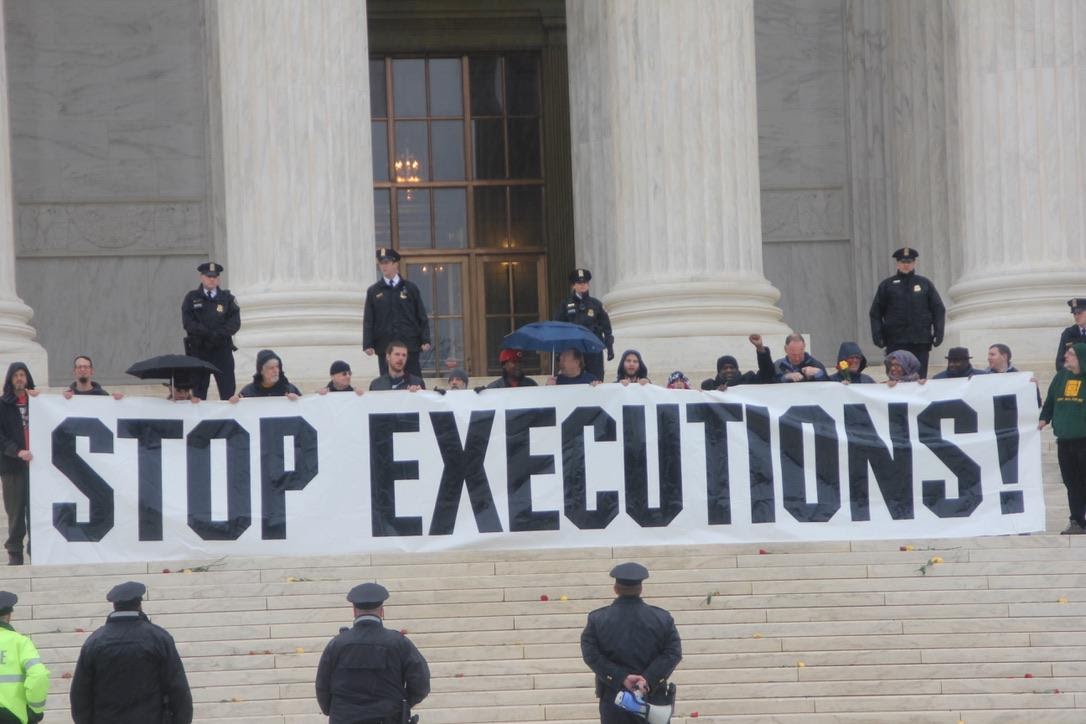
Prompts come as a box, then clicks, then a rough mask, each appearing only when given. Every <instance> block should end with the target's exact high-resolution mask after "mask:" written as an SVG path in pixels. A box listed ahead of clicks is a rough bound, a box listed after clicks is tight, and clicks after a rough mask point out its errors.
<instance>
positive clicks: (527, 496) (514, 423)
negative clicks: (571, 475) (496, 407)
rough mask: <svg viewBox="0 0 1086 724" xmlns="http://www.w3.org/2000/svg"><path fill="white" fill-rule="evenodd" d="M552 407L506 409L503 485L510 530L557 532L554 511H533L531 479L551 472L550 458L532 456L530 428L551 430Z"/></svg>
mask: <svg viewBox="0 0 1086 724" xmlns="http://www.w3.org/2000/svg"><path fill="white" fill-rule="evenodd" d="M556 418H557V415H556V414H555V412H554V408H553V407H536V408H526V409H522V410H508V411H507V412H506V413H505V460H506V485H507V486H508V496H509V530H510V531H513V532H516V531H522V530H558V511H557V510H533V509H532V476H533V475H546V474H549V473H553V472H554V456H553V455H532V454H531V448H532V445H531V443H532V435H531V433H532V428H534V427H554V425H555V421H556Z"/></svg>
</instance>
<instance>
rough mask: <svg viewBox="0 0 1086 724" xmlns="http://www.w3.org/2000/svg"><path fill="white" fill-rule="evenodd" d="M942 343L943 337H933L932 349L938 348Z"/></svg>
mask: <svg viewBox="0 0 1086 724" xmlns="http://www.w3.org/2000/svg"><path fill="white" fill-rule="evenodd" d="M942 343H943V338H942V337H932V338H931V346H932V347H938V346H939V345H941V344H942Z"/></svg>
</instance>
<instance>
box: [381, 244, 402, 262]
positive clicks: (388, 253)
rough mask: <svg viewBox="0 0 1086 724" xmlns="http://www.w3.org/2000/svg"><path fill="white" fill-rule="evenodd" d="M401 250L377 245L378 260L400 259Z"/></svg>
mask: <svg viewBox="0 0 1086 724" xmlns="http://www.w3.org/2000/svg"><path fill="white" fill-rule="evenodd" d="M399 260H400V252H398V251H396V250H395V249H393V248H392V247H389V246H379V247H377V261H399Z"/></svg>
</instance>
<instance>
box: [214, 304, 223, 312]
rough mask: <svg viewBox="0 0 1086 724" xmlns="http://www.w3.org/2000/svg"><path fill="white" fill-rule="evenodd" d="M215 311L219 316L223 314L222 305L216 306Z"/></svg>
mask: <svg viewBox="0 0 1086 724" xmlns="http://www.w3.org/2000/svg"><path fill="white" fill-rule="evenodd" d="M215 311H216V312H218V313H219V314H222V305H221V304H217V305H215Z"/></svg>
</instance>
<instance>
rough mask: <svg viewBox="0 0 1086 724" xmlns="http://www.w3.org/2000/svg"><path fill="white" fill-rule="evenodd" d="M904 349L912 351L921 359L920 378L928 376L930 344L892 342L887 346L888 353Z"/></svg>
mask: <svg viewBox="0 0 1086 724" xmlns="http://www.w3.org/2000/svg"><path fill="white" fill-rule="evenodd" d="M899 349H903V350H905V351H906V352H912V353H913V355H915V356H916V358H917V359H918V360H920V379H922V380H926V379H927V378H928V353H929V352H931V345H930V344H891V345H888V346H887V347H886V354H890V353H891V352H896V351H898V350H899Z"/></svg>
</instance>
